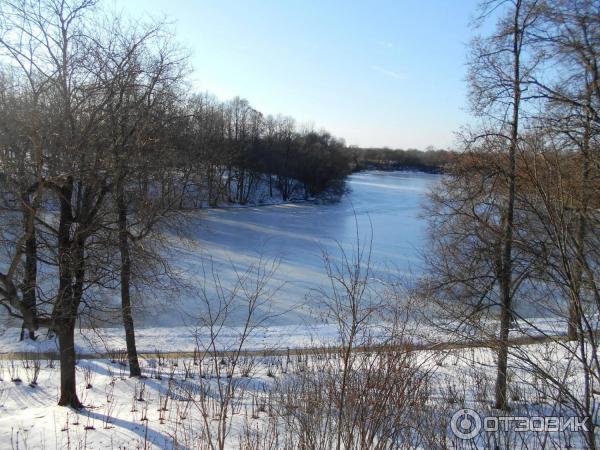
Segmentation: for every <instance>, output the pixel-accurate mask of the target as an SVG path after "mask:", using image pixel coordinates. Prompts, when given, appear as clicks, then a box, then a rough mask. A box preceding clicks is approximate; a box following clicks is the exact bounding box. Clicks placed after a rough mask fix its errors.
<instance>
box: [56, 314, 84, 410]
mask: <svg viewBox="0 0 600 450" xmlns="http://www.w3.org/2000/svg"><path fill="white" fill-rule="evenodd" d="M58 346H59V352H60V399H59V400H58V404H59V405H60V406H70V407H71V408H75V409H81V408H83V405H82V404H81V402H80V401H79V398H78V397H77V390H76V385H75V361H76V358H75V320H74V319H70V320H69V319H67V320H64V321H61V323H60V326H59V329H58Z"/></svg>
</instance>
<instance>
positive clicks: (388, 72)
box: [372, 66, 406, 80]
mask: <svg viewBox="0 0 600 450" xmlns="http://www.w3.org/2000/svg"><path fill="white" fill-rule="evenodd" d="M372 69H373V70H375V71H377V72H379V73H381V74H383V75H386V76H388V77H392V78H395V79H397V80H403V79H405V78H406V76H405V75H404V74H402V73H399V72H394V71H393V70H389V69H384V68H383V67H379V66H372Z"/></svg>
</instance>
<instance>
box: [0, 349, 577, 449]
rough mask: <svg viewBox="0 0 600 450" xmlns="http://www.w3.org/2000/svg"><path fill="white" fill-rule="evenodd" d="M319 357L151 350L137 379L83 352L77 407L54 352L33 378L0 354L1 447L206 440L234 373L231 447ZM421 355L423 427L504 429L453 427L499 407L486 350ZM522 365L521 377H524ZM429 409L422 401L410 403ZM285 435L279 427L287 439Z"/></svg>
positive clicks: (522, 393) (461, 444)
mask: <svg viewBox="0 0 600 450" xmlns="http://www.w3.org/2000/svg"><path fill="white" fill-rule="evenodd" d="M527 351H528V352H529V353H531V354H532V355H539V361H540V362H541V363H542V364H546V365H547V366H549V367H552V368H554V369H557V370H558V371H559V372H560V370H562V369H561V368H562V366H564V365H565V364H568V362H567V360H568V358H567V357H566V356H565V352H564V348H562V347H561V346H554V345H552V344H538V345H534V346H529V347H528V350H527ZM322 358H323V357H318V359H316V360H315V359H311V358H304V359H302V358H300V357H297V356H291V357H290V356H287V357H286V356H278V357H256V358H253V359H243V360H240V361H239V362H238V365H237V367H236V369H235V370H233V371H232V372H233V373H232V376H231V377H228V376H226V375H225V374H226V373H227V370H228V364H231V362H230V361H229V360H227V361H223V360H220V359H217V360H214V359H212V358H209V357H207V358H205V359H204V360H194V359H178V358H173V359H169V358H166V359H163V358H161V357H160V356H158V357H148V358H144V360H143V361H142V366H143V370H144V373H145V375H146V376H147V378H145V379H141V380H137V379H130V378H128V377H127V369H126V367H125V365H124V363H121V361H119V360H113V361H111V360H108V359H106V360H82V361H79V363H78V367H77V376H78V386H79V388H78V394H79V396H80V399H81V400H82V402H83V403H84V404H85V409H83V410H82V411H79V412H76V411H73V410H70V409H68V408H63V407H58V406H56V401H57V394H58V386H57V382H58V379H59V376H58V368H57V366H56V364H55V363H53V362H52V361H41V368H40V374H39V378H38V379H37V385H36V386H31V385H30V384H29V383H30V382H31V380H32V379H33V372H34V362H33V361H0V379H1V381H0V449H15V448H19V449H53V448H56V449H58V448H61V449H80V448H81V449H83V448H86V449H125V448H127V449H175V448H177V449H190V450H191V449H203V448H209V445H208V442H207V435H208V433H207V431H206V430H207V428H206V427H207V426H208V427H209V428H210V429H211V430H212V431H211V433H216V427H217V422H218V420H217V417H216V414H217V406H215V405H217V404H218V399H219V388H224V387H225V386H227V385H228V383H231V385H232V387H233V388H234V390H235V396H234V400H233V401H232V404H231V408H232V410H231V411H230V414H229V416H228V419H227V421H226V423H227V425H226V426H227V437H226V439H225V443H226V445H225V448H228V449H229V448H231V449H237V448H252V447H249V446H242V445H240V441H242V440H243V439H247V437H248V430H251V431H252V433H259V432H260V431H261V430H262V431H263V432H266V431H267V430H268V428H269V426H272V425H273V423H275V424H279V425H277V426H280V427H282V429H283V427H284V424H285V422H284V420H285V416H280V414H281V411H282V410H281V409H280V407H281V405H278V404H277V401H278V400H277V399H278V398H279V397H278V395H277V392H280V391H279V389H281V386H285V381H286V380H288V381H289V380H294V379H295V378H294V377H297V376H299V375H300V374H302V373H304V371H305V370H306V367H307V366H306V364H309V365H311V364H313V363H314V364H322ZM415 361H416V364H418V365H419V366H420V370H421V371H427V372H429V373H430V377H431V378H430V385H431V389H430V390H429V391H428V392H429V394H428V398H427V400H426V405H427V408H426V410H427V411H435V417H436V424H435V429H432V430H425V429H421V430H418V431H419V432H422V433H439V434H440V435H439V436H438V438H439V439H440V440H443V439H446V441H447V445H450V446H451V447H453V448H487V446H488V445H490V442H493V439H505V438H507V437H506V435H504V437H501V436H490V435H489V434H488V435H485V434H482V435H481V436H480V437H479V438H478V439H479V440H475V441H461V440H458V439H456V437H455V436H453V435H452V433H451V428H450V419H451V417H452V415H453V413H454V412H455V411H457V410H459V409H461V408H464V407H469V408H473V409H475V410H477V411H478V412H479V413H480V414H490V415H493V414H497V412H496V413H494V411H493V410H492V409H491V408H490V404H491V398H490V396H491V392H492V386H493V377H494V370H493V353H492V352H491V351H490V350H487V349H467V350H453V351H446V352H441V351H440V352H430V351H421V352H419V353H418V355H417V360H415ZM512 366H515V367H518V363H516V362H513V363H511V367H512ZM218 368H221V370H223V373H222V374H221V377H219V376H218V375H217V372H216V370H217V369H218ZM515 374H517V375H518V376H516V377H515V380H514V382H513V388H512V390H511V392H512V394H511V396H512V404H513V405H515V408H516V410H518V411H521V412H522V413H523V414H525V413H527V414H529V415H532V414H533V415H535V413H536V412H537V413H541V412H544V411H545V413H546V414H550V413H549V412H548V411H551V410H552V408H553V406H552V405H553V403H552V401H551V398H552V394H551V393H548V392H547V393H546V394H541V391H540V390H539V388H538V387H536V385H535V381H531V376H529V378H527V376H528V375H527V374H526V372H523V373H521V372H520V371H519V370H518V369H515ZM523 374H525V378H522V377H521V376H522V375H523ZM517 380H518V381H517ZM565 382H567V383H569V385H570V387H573V383H575V384H578V383H580V382H581V379H580V378H579V375H578V373H577V372H576V371H575V372H573V373H572V374H571V376H570V377H569V378H568V379H567V380H565ZM532 383H533V384H532ZM517 394H518V395H517ZM215 402H216V403H215ZM555 406H556V405H554V407H555ZM207 410H208V411H209V417H208V419H209V420H208V421H207V422H205V421H204V418H203V415H202V414H203V412H205V411H207ZM554 411H555V412H554V413H555V414H556V410H554ZM424 412H425V409H423V410H422V411H420V410H419V411H414V413H415V414H421V413H424ZM563 413H564V412H563ZM213 415H214V417H213ZM278 421H281V422H278ZM207 424H208V425H207ZM283 435H284V432H283V431H282V432H281V437H280V439H281V440H282V441H283ZM511 436H512V437H510V439H511V442H513V443H514V448H542V447H543V448H567V447H569V448H579V445H580V436H579V435H577V434H569V433H563V434H558V433H555V434H551V435H548V434H546V435H543V436H542V435H541V434H540V435H536V434H523V433H521V434H520V435H519V434H518V433H517V434H515V435H511ZM214 437H215V435H214V434H213V439H214ZM523 442H527V445H526V446H525V447H523V446H522V445H521V446H517V444H518V443H523ZM259 445H260V444H259ZM417 447H419V448H428V447H427V446H423V445H421V446H417ZM253 448H257V449H258V448H265V447H262V446H256V447H253ZM270 448H283V447H278V446H270Z"/></svg>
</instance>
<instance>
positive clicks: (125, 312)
mask: <svg viewBox="0 0 600 450" xmlns="http://www.w3.org/2000/svg"><path fill="white" fill-rule="evenodd" d="M117 208H118V209H119V214H118V216H119V218H118V222H119V251H120V253H121V313H122V316H123V327H124V328H125V342H126V343H127V359H128V361H129V376H131V377H139V376H141V375H142V371H141V369H140V363H139V361H138V355H137V348H136V345H135V328H134V325H133V316H132V314H131V293H130V281H131V258H130V255H129V238H128V236H127V204H126V202H125V196H124V193H123V187H122V186H119V192H118V194H117Z"/></svg>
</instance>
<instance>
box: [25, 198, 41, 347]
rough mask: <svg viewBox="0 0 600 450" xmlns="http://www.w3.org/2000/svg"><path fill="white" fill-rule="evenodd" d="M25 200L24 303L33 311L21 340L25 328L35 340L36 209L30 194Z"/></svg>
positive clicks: (36, 326) (36, 322)
mask: <svg viewBox="0 0 600 450" xmlns="http://www.w3.org/2000/svg"><path fill="white" fill-rule="evenodd" d="M22 200H23V207H24V210H23V227H24V228H25V236H27V238H26V240H25V273H24V275H23V284H22V288H21V289H22V292H23V305H24V307H25V308H26V309H27V310H28V311H29V312H30V313H31V317H30V318H28V320H24V321H23V327H22V328H21V340H23V338H24V332H25V329H27V330H28V332H29V338H30V339H32V340H35V330H37V328H38V318H37V302H36V292H35V290H36V286H37V240H36V235H35V210H34V209H33V205H31V202H30V199H29V194H27V193H24V194H23V195H22Z"/></svg>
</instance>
